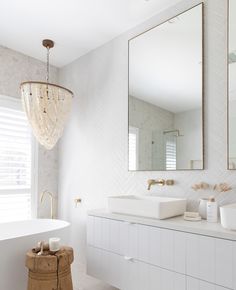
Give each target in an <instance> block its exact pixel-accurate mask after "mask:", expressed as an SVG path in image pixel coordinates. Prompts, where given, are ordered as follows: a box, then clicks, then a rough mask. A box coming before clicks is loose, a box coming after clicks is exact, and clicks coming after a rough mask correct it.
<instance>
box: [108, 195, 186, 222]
mask: <svg viewBox="0 0 236 290" xmlns="http://www.w3.org/2000/svg"><path fill="white" fill-rule="evenodd" d="M108 209H109V211H110V212H113V213H120V214H128V215H135V216H142V217H149V218H156V219H166V218H170V217H174V216H178V215H182V214H183V213H184V212H185V211H186V199H183V198H172V197H158V196H150V195H148V196H147V195H120V196H111V197H108Z"/></svg>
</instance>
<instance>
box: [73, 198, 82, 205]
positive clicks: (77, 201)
mask: <svg viewBox="0 0 236 290" xmlns="http://www.w3.org/2000/svg"><path fill="white" fill-rule="evenodd" d="M74 201H75V207H77V206H78V204H79V203H82V199H81V198H79V197H78V198H75V200H74Z"/></svg>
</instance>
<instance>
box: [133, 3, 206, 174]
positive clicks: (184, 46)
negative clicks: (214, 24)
mask: <svg viewBox="0 0 236 290" xmlns="http://www.w3.org/2000/svg"><path fill="white" fill-rule="evenodd" d="M202 9H203V8H202V4H200V5H197V6H195V7H194V8H192V9H190V10H188V11H186V12H184V13H182V14H180V15H178V16H176V17H174V18H172V19H170V20H169V21H166V22H165V23H163V24H161V25H158V26H156V27H154V28H152V29H150V30H148V31H146V32H144V33H142V34H141V35H138V36H137V37H135V38H133V39H131V40H130V41H129V170H183V169H203V120H202V116H203V108H202V103H203V94H202V91H203V84H202V79H203V77H202V67H203V64H202V63H203V61H202V46H203V45H202Z"/></svg>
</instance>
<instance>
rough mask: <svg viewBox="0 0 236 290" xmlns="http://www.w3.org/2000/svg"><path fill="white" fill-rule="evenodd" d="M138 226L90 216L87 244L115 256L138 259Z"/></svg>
mask: <svg viewBox="0 0 236 290" xmlns="http://www.w3.org/2000/svg"><path fill="white" fill-rule="evenodd" d="M137 234H138V232H137V224H132V223H128V222H123V221H117V220H112V219H106V218H100V217H94V216H89V217H88V222H87V244H88V245H90V246H93V247H96V248H99V249H103V250H106V251H110V252H112V253H115V254H119V255H123V256H130V257H132V258H136V257H137V245H138V242H137V241H138V236H137Z"/></svg>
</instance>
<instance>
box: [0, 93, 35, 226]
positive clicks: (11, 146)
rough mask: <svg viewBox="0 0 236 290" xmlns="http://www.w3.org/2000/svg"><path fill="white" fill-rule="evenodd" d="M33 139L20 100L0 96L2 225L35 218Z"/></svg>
mask: <svg viewBox="0 0 236 290" xmlns="http://www.w3.org/2000/svg"><path fill="white" fill-rule="evenodd" d="M31 169H32V138H31V133H30V128H29V125H28V122H27V119H26V116H25V113H24V112H23V111H22V109H21V102H20V100H17V99H13V98H7V97H0V222H6V221H15V220H24V219H29V218H31V202H32V200H31V199H32V198H31V191H32V190H31V189H32V182H31V179H32V175H31Z"/></svg>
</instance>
